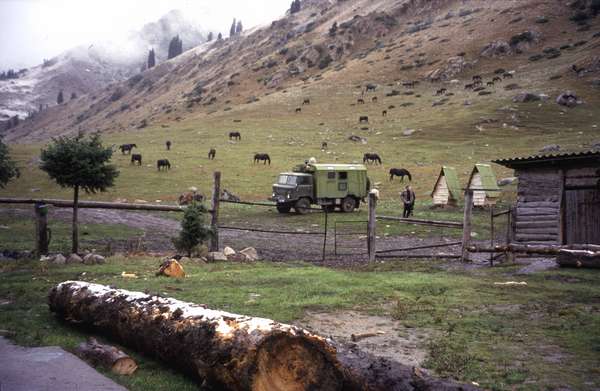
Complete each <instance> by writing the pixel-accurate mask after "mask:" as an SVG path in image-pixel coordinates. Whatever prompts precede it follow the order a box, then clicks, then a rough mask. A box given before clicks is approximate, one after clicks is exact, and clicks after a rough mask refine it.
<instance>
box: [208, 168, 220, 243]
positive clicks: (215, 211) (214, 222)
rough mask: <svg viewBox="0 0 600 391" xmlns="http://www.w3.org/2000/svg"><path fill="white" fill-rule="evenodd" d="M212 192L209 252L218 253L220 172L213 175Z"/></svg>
mask: <svg viewBox="0 0 600 391" xmlns="http://www.w3.org/2000/svg"><path fill="white" fill-rule="evenodd" d="M213 180H214V183H213V192H212V202H211V218H210V228H211V229H212V231H213V236H212V238H211V240H210V251H219V228H218V227H219V200H220V199H221V172H220V171H215V172H214V174H213Z"/></svg>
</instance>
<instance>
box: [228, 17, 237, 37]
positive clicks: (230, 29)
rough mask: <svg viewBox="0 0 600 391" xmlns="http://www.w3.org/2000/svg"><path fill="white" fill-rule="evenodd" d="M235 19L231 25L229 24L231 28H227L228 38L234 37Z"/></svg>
mask: <svg viewBox="0 0 600 391" xmlns="http://www.w3.org/2000/svg"><path fill="white" fill-rule="evenodd" d="M235 26H236V24H235V18H233V23H231V27H230V28H229V36H230V37H233V36H235Z"/></svg>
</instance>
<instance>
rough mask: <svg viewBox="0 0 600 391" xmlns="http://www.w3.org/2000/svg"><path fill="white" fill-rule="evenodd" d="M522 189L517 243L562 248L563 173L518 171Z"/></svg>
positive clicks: (541, 170)
mask: <svg viewBox="0 0 600 391" xmlns="http://www.w3.org/2000/svg"><path fill="white" fill-rule="evenodd" d="M516 175H517V176H518V177H519V187H518V191H517V205H516V216H515V236H514V240H515V241H516V242H520V243H523V244H560V242H561V241H562V239H561V213H560V204H561V192H562V173H561V171H560V170H558V169H552V168H551V169H539V168H538V169H527V170H517V171H516Z"/></svg>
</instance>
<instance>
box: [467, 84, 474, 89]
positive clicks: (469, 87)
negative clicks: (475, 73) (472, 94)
mask: <svg viewBox="0 0 600 391" xmlns="http://www.w3.org/2000/svg"><path fill="white" fill-rule="evenodd" d="M472 89H473V84H465V90H472Z"/></svg>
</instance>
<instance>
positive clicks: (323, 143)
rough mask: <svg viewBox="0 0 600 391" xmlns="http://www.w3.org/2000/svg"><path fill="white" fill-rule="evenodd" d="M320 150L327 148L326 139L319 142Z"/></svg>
mask: <svg viewBox="0 0 600 391" xmlns="http://www.w3.org/2000/svg"><path fill="white" fill-rule="evenodd" d="M321 150H322V151H326V150H327V141H323V142H322V143H321Z"/></svg>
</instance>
